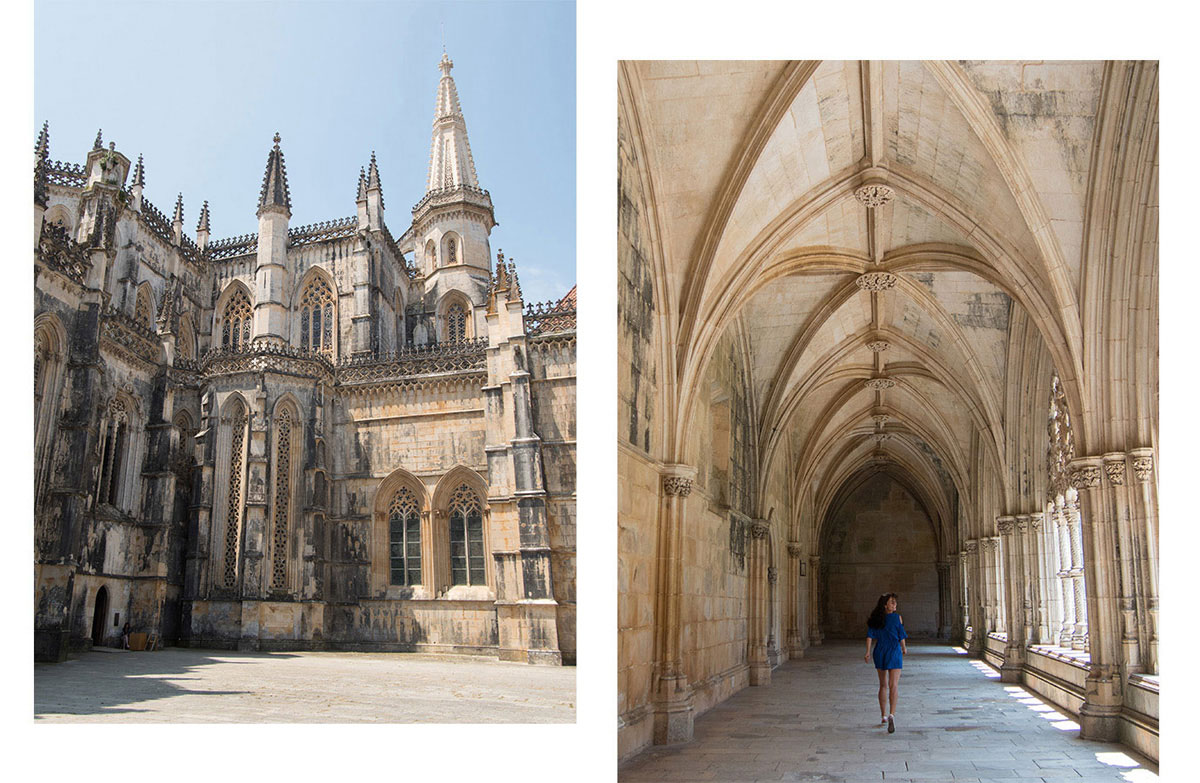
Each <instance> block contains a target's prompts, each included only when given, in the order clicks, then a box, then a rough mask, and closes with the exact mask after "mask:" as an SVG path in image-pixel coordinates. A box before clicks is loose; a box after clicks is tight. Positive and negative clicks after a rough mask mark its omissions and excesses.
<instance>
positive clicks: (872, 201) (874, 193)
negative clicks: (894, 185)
mask: <svg viewBox="0 0 1200 783" xmlns="http://www.w3.org/2000/svg"><path fill="white" fill-rule="evenodd" d="M895 197H896V192H895V191H894V190H892V189H891V188H890V187H888V186H887V185H884V184H883V183H882V182H868V183H867V184H865V185H859V186H858V187H857V188H855V190H854V198H856V199H858V203H860V204H862V205H863V206H864V207H866V208H867V209H875V208H876V207H882V206H883V205H884V204H887V203H889V202H890V201H891V200H892V199H893V198H895Z"/></svg>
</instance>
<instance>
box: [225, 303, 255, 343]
mask: <svg viewBox="0 0 1200 783" xmlns="http://www.w3.org/2000/svg"><path fill="white" fill-rule="evenodd" d="M250 314H251V311H250V297H248V296H246V292H245V291H244V290H242V289H241V288H239V289H237V290H236V291H234V292H233V295H232V296H230V297H229V301H227V302H226V303H225V309H224V311H223V312H222V313H221V322H222V325H221V347H222V348H224V349H226V350H229V351H238V350H245V349H246V348H247V347H248V346H249V344H250Z"/></svg>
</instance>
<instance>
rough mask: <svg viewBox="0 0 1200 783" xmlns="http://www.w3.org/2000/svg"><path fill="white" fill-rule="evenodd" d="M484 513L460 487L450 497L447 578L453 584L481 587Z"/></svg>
mask: <svg viewBox="0 0 1200 783" xmlns="http://www.w3.org/2000/svg"><path fill="white" fill-rule="evenodd" d="M483 558H484V553H483V510H482V509H481V508H480V505H479V497H478V496H477V495H476V494H475V493H474V492H473V491H472V490H471V489H470V487H468V486H467V485H466V484H463V485H462V486H460V487H459V488H458V489H456V490H455V491H454V495H453V496H452V497H451V498H450V576H451V583H452V584H456V585H484V584H487V578H486V577H485V575H484V559H483Z"/></svg>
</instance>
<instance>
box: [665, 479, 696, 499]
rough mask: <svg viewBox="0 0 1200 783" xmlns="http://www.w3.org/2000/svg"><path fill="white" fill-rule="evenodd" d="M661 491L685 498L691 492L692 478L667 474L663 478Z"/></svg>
mask: <svg viewBox="0 0 1200 783" xmlns="http://www.w3.org/2000/svg"><path fill="white" fill-rule="evenodd" d="M663 491H664V492H666V493H667V494H668V495H674V496H677V497H681V498H685V497H687V496H688V495H690V494H691V493H692V480H691V479H690V478H686V477H684V476H667V477H665V478H664V479H663Z"/></svg>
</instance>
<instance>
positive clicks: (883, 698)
mask: <svg viewBox="0 0 1200 783" xmlns="http://www.w3.org/2000/svg"><path fill="white" fill-rule="evenodd" d="M875 673H876V674H878V675H879V717H880V721H879V722H880V723H886V722H887V710H886V708H887V693H888V673H887V670H886V669H876V670H875Z"/></svg>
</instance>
